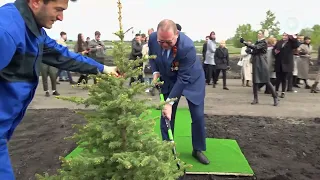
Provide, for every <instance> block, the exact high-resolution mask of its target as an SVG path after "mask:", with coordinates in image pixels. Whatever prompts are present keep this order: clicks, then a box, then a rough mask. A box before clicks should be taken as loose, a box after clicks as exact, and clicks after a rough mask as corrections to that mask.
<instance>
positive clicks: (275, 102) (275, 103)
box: [273, 97, 279, 106]
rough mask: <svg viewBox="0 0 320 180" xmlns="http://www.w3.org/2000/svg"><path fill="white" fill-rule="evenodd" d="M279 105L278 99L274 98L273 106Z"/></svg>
mask: <svg viewBox="0 0 320 180" xmlns="http://www.w3.org/2000/svg"><path fill="white" fill-rule="evenodd" d="M278 104H279V100H278V97H274V98H273V106H278Z"/></svg>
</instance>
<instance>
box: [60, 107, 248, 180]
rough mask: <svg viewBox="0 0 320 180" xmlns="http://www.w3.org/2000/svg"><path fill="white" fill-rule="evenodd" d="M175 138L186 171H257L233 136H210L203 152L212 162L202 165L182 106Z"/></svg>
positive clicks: (240, 173)
mask: <svg viewBox="0 0 320 180" xmlns="http://www.w3.org/2000/svg"><path fill="white" fill-rule="evenodd" d="M151 116H152V117H160V111H159V110H153V111H152V114H151ZM155 131H156V132H157V133H158V134H159V136H161V134H160V121H157V124H156V127H155ZM174 140H175V142H176V148H177V151H178V153H179V158H180V159H181V160H183V161H184V162H186V163H188V164H192V165H193V167H192V168H191V169H188V170H187V174H215V175H236V176H253V175H254V172H253V170H252V169H251V167H250V165H249V163H248V162H247V160H246V158H245V157H244V155H243V153H242V152H241V149H240V147H239V145H238V143H237V142H236V141H235V140H231V139H214V138H207V139H206V142H207V151H206V152H204V153H205V155H206V156H207V157H208V158H209V160H210V161H211V163H210V164H209V165H203V164H201V163H199V162H198V161H197V160H195V159H194V158H193V157H192V156H191V152H192V142H191V117H190V112H189V110H188V109H186V108H180V109H179V110H178V111H177V113H176V121H175V133H174ZM81 151H82V149H81V148H76V149H75V150H73V151H72V152H71V153H70V154H69V155H67V157H66V158H67V159H68V158H71V157H75V156H77V154H79V153H81Z"/></svg>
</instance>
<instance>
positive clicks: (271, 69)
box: [264, 37, 277, 94]
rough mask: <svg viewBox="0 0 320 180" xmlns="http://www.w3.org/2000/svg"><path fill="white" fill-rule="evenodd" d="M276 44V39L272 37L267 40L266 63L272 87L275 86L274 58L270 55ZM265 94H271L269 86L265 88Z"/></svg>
mask: <svg viewBox="0 0 320 180" xmlns="http://www.w3.org/2000/svg"><path fill="white" fill-rule="evenodd" d="M276 43H277V39H276V38H274V37H270V38H268V39H267V45H268V49H267V62H268V69H269V78H270V82H271V84H272V85H273V86H274V85H275V84H276V73H275V72H274V65H275V58H274V55H273V53H272V51H273V48H274V46H275V45H276ZM264 93H265V94H271V93H272V89H270V87H269V86H266V90H265V92H264Z"/></svg>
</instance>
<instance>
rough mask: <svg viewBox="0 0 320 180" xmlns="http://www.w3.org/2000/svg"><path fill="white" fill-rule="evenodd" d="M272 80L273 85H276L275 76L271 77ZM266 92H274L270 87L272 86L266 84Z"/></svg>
mask: <svg viewBox="0 0 320 180" xmlns="http://www.w3.org/2000/svg"><path fill="white" fill-rule="evenodd" d="M270 82H271V84H272V86H275V84H276V79H275V78H270ZM265 92H266V93H267V94H271V93H272V89H270V87H269V86H267V85H266V90H265Z"/></svg>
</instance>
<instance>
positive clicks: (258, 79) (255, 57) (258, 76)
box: [240, 30, 278, 106]
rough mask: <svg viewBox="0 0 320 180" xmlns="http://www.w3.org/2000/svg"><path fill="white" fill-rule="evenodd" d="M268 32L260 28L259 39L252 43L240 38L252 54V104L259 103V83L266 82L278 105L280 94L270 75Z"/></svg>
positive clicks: (274, 101) (274, 102)
mask: <svg viewBox="0 0 320 180" xmlns="http://www.w3.org/2000/svg"><path fill="white" fill-rule="evenodd" d="M266 34H268V32H267V31H266V30H260V31H259V32H258V41H257V42H256V43H255V44H254V45H252V44H248V43H247V42H245V41H244V39H243V38H241V39H240V42H241V43H243V44H244V45H246V46H247V47H248V48H249V50H248V51H247V53H250V54H252V59H251V60H252V83H253V86H252V87H253V98H254V99H253V102H252V103H251V104H253V105H254V104H258V103H259V100H258V89H259V84H266V86H267V87H268V88H269V89H270V91H271V94H272V97H273V105H274V106H277V105H278V96H277V94H276V92H275V89H274V87H273V86H272V84H271V82H270V76H269V67H268V61H267V55H266V54H267V49H268V45H267V42H266V40H265V36H268V35H266Z"/></svg>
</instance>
